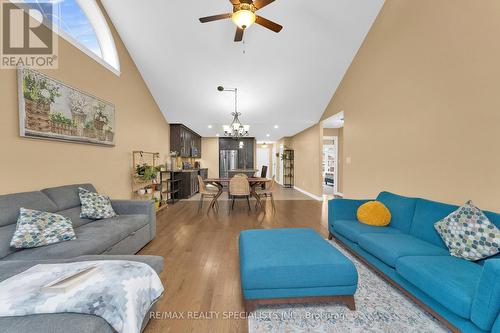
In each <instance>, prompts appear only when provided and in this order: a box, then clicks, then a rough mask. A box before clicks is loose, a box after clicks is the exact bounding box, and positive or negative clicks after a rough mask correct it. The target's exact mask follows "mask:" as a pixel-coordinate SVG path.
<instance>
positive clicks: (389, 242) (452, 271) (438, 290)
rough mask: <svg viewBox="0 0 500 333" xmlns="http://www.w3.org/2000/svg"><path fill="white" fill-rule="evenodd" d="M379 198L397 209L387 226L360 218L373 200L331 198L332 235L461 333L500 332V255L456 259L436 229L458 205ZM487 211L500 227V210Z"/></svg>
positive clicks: (393, 196)
mask: <svg viewBox="0 0 500 333" xmlns="http://www.w3.org/2000/svg"><path fill="white" fill-rule="evenodd" d="M372 200H373V199H372ZM376 200H378V201H381V202H382V203H384V204H385V205H386V206H387V208H389V210H390V211H391V214H392V219H391V223H390V224H389V225H388V226H386V227H373V226H368V225H365V224H362V223H360V222H359V221H358V220H357V218H356V212H357V209H358V207H359V206H360V205H362V204H363V203H365V202H367V201H368V200H348V199H333V200H330V201H329V203H328V230H329V232H330V238H333V237H334V238H336V239H337V240H338V241H340V242H341V243H342V244H343V245H344V246H345V247H347V248H348V249H349V250H351V252H353V253H354V254H356V255H357V256H358V257H360V258H361V259H362V260H363V261H365V262H366V263H368V264H369V265H371V266H372V267H373V268H375V269H376V270H378V271H379V272H380V273H383V275H384V276H385V277H386V278H387V279H388V280H389V281H390V282H391V283H393V284H396V285H398V286H399V287H401V288H402V289H403V291H405V292H406V293H408V294H410V295H411V296H413V297H414V298H416V301H417V302H419V303H421V304H423V305H424V306H426V307H427V309H428V310H430V311H431V312H432V313H433V314H434V315H435V316H437V317H438V318H439V319H440V320H442V321H444V322H445V324H447V325H451V326H452V329H454V330H455V331H462V332H493V333H500V255H496V256H494V257H490V258H487V259H484V260H481V261H478V262H471V261H467V260H464V259H459V258H456V257H452V256H450V254H449V252H448V249H447V247H446V245H445V243H444V242H443V241H442V239H441V237H440V236H439V234H438V233H437V232H436V230H435V229H434V223H435V222H437V221H439V220H440V219H442V218H444V217H445V216H447V215H448V214H450V213H451V212H453V211H454V210H456V209H457V208H458V206H454V205H449V204H445V203H440V202H435V201H430V200H425V199H420V198H409V197H404V196H400V195H396V194H393V193H389V192H381V193H380V194H379V195H378V197H377V199H376ZM484 213H485V214H486V216H487V217H488V219H489V220H490V221H491V222H492V223H494V224H495V225H496V226H497V227H499V228H500V214H498V213H492V212H484Z"/></svg>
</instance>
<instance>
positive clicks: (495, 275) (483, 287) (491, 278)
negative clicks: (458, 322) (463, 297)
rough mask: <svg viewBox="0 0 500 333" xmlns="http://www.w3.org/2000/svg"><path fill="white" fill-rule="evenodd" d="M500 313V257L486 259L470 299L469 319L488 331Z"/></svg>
mask: <svg viewBox="0 0 500 333" xmlns="http://www.w3.org/2000/svg"><path fill="white" fill-rule="evenodd" d="M499 313H500V259H489V260H486V261H485V263H484V267H483V272H482V273H481V278H480V279H479V283H478V285H477V289H476V293H475V295H474V299H473V300H472V308H471V320H472V322H473V323H474V324H476V325H477V326H478V327H479V328H480V329H482V330H485V331H489V330H491V328H492V326H493V323H494V322H495V320H496V321H498V320H497V318H498V316H499Z"/></svg>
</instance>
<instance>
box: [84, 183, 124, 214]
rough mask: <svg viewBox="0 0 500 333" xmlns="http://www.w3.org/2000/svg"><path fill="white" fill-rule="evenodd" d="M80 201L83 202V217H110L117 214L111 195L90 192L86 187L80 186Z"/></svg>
mask: <svg viewBox="0 0 500 333" xmlns="http://www.w3.org/2000/svg"><path fill="white" fill-rule="evenodd" d="M78 194H79V195H80V202H81V204H82V212H81V213H80V217H81V218H85V219H94V220H100V219H109V218H111V217H115V216H117V215H116V213H115V211H114V209H113V207H112V206H111V200H110V199H109V197H107V196H105V195H101V194H97V193H94V192H90V191H88V190H86V189H84V188H81V187H79V188H78Z"/></svg>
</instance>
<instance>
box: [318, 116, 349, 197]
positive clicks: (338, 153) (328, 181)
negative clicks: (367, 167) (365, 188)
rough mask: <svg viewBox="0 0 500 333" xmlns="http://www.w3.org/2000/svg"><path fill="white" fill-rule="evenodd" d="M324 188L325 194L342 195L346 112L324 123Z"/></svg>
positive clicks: (326, 195) (328, 195) (329, 195)
mask: <svg viewBox="0 0 500 333" xmlns="http://www.w3.org/2000/svg"><path fill="white" fill-rule="evenodd" d="M322 126H323V138H322V154H323V156H322V159H323V160H322V188H323V196H325V197H327V198H334V197H338V196H342V187H343V178H342V177H343V167H342V154H343V137H344V112H343V111H341V112H339V113H337V114H335V115H333V116H331V117H330V118H328V119H326V120H324V121H323V123H322Z"/></svg>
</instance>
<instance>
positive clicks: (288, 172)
mask: <svg viewBox="0 0 500 333" xmlns="http://www.w3.org/2000/svg"><path fill="white" fill-rule="evenodd" d="M281 161H282V162H283V186H284V187H286V188H293V186H294V151H293V150H292V149H285V150H283V157H282V159H281Z"/></svg>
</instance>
